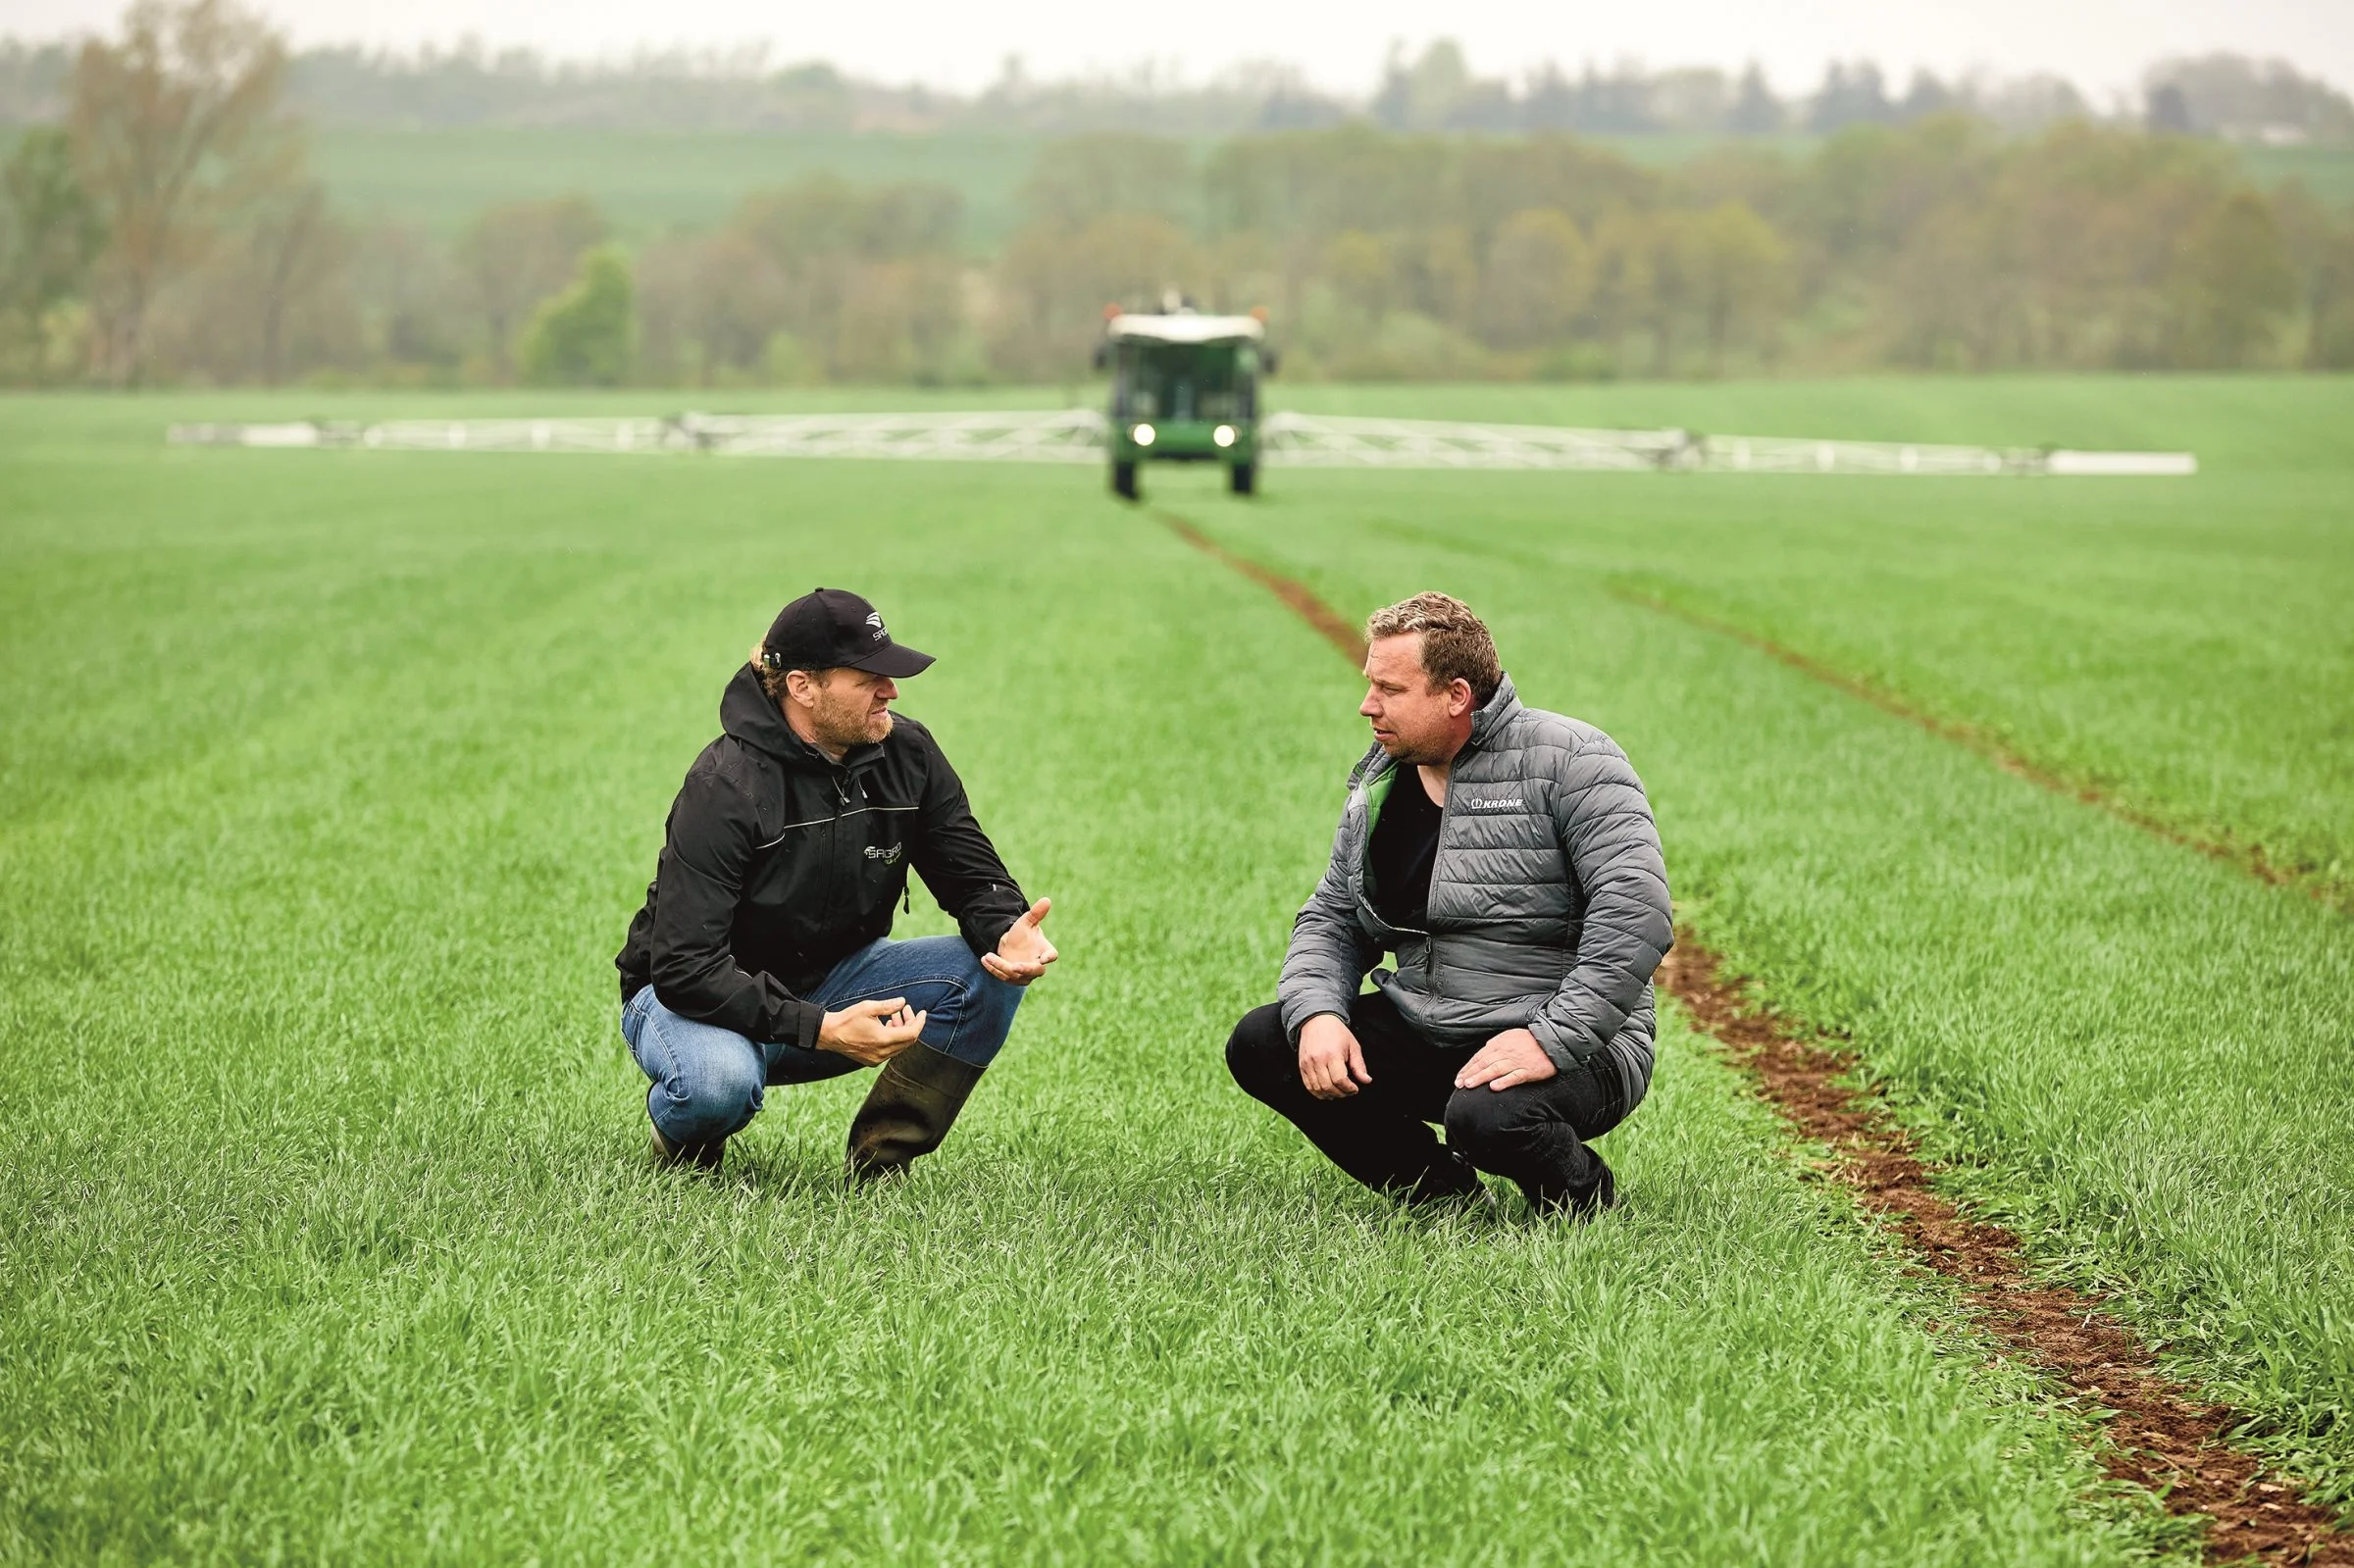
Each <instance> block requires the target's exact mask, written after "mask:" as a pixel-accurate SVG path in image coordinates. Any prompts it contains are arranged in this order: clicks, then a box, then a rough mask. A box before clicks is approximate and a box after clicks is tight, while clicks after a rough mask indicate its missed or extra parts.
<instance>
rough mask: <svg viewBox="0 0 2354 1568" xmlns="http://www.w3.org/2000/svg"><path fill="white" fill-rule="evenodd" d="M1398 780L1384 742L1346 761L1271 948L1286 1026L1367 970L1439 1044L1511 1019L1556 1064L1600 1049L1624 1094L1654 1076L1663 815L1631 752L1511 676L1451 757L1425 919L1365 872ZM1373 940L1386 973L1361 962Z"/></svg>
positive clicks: (1334, 1002) (1323, 1007) (1666, 928)
mask: <svg viewBox="0 0 2354 1568" xmlns="http://www.w3.org/2000/svg"><path fill="white" fill-rule="evenodd" d="M1392 784H1398V787H1400V788H1408V787H1414V786H1415V785H1414V784H1412V783H1411V782H1410V781H1409V782H1407V783H1399V770H1398V768H1397V766H1396V764H1394V763H1393V762H1392V761H1391V760H1390V758H1389V757H1388V756H1387V755H1386V754H1385V753H1384V752H1383V751H1382V749H1381V748H1380V747H1379V746H1375V747H1373V748H1371V749H1370V750H1369V751H1367V752H1366V754H1365V756H1364V757H1363V759H1362V760H1360V761H1359V762H1358V763H1357V765H1356V771H1355V772H1353V773H1351V774H1350V776H1349V804H1348V806H1347V807H1346V808H1345V809H1344V810H1343V811H1342V813H1341V830H1340V833H1339V835H1338V836H1337V837H1335V839H1334V840H1333V846H1332V864H1331V866H1330V867H1329V868H1328V869H1327V870H1326V871H1325V873H1324V878H1323V881H1322V882H1320V883H1318V884H1317V885H1316V890H1315V893H1314V895H1313V896H1312V897H1310V898H1309V899H1308V901H1307V906H1306V907H1305V909H1302V910H1301V911H1300V918H1299V919H1298V920H1297V921H1295V922H1294V923H1293V925H1292V945H1291V949H1290V951H1288V952H1287V953H1285V954H1284V959H1283V980H1282V982H1281V984H1280V986H1278V995H1279V997H1280V999H1281V1001H1282V1003H1283V1024H1284V1028H1285V1029H1287V1030H1289V1031H1290V1032H1291V1036H1292V1038H1293V1039H1295V1040H1297V1039H1298V1038H1299V1037H1300V1029H1301V1026H1302V1025H1304V1024H1305V1023H1306V1022H1307V1021H1308V1020H1309V1019H1310V1018H1313V1017H1314V1016H1315V1015H1316V1014H1318V1013H1338V1014H1339V1015H1341V1016H1342V1017H1343V1018H1346V1017H1348V1015H1349V1001H1350V998H1351V997H1353V996H1355V995H1356V992H1357V987H1358V986H1359V984H1360V983H1361V982H1362V981H1363V979H1364V977H1365V974H1366V972H1367V971H1368V970H1371V971H1372V975H1373V983H1374V984H1375V985H1376V986H1380V987H1381V988H1382V990H1383V991H1385V992H1387V993H1388V995H1389V997H1390V999H1391V1000H1392V1001H1393V1002H1395V1003H1397V1005H1398V1011H1399V1012H1400V1013H1401V1014H1403V1015H1404V1016H1405V1017H1406V1019H1407V1022H1409V1023H1411V1024H1412V1025H1414V1026H1415V1027H1416V1028H1417V1029H1418V1030H1420V1031H1421V1032H1422V1033H1423V1034H1424V1035H1425V1036H1426V1037H1429V1038H1430V1039H1431V1040H1432V1041H1433V1042H1434V1043H1436V1044H1440V1045H1444V1046H1454V1047H1461V1046H1476V1045H1480V1044H1484V1043H1485V1042H1486V1041H1487V1039H1488V1038H1489V1037H1491V1036H1494V1035H1497V1034H1500V1033H1502V1032H1503V1031H1505V1030H1508V1029H1513V1028H1522V1027H1524V1028H1526V1029H1527V1030H1528V1031H1529V1032H1530V1033H1531V1034H1533V1035H1535V1036H1536V1037H1537V1041H1538V1043H1540V1044H1541V1045H1543V1046H1544V1047H1545V1054H1546V1055H1547V1056H1550V1057H1551V1058H1552V1059H1553V1061H1554V1064H1555V1065H1556V1066H1557V1067H1563V1068H1566V1067H1569V1066H1571V1065H1573V1064H1575V1063H1579V1062H1587V1061H1591V1060H1593V1059H1594V1057H1595V1056H1596V1055H1597V1054H1598V1053H1603V1052H1607V1053H1608V1054H1609V1055H1610V1057H1611V1058H1612V1061H1613V1062H1614V1063H1615V1064H1616V1066H1617V1068H1618V1073H1619V1077H1620V1079H1621V1082H1622V1083H1623V1085H1624V1087H1625V1090H1626V1108H1627V1109H1628V1110H1630V1111H1631V1110H1633V1109H1634V1107H1635V1105H1636V1104H1637V1103H1638V1102H1640V1101H1641V1099H1642V1098H1643V1095H1644V1091H1645V1090H1646V1089H1648V1088H1649V1087H1650V1086H1651V1064H1652V1036H1653V1033H1654V1028H1655V1022H1656V1021H1655V1017H1654V1013H1653V1007H1652V997H1651V977H1652V973H1653V971H1655V970H1657V969H1658V968H1659V967H1660V960H1661V959H1662V958H1663V957H1665V956H1666V954H1667V949H1668V948H1669V947H1670V946H1672V945H1673V944H1674V940H1675V936H1674V923H1673V919H1672V916H1671V914H1670V911H1669V909H1668V903H1667V868H1666V865H1665V862H1664V861H1663V859H1662V857H1661V854H1660V835H1659V830H1658V829H1657V828H1656V827H1655V826H1654V825H1653V823H1652V820H1651V803H1650V801H1649V800H1647V799H1646V798H1645V797H1644V794H1643V782H1642V781H1641V780H1640V779H1638V778H1636V777H1635V770H1634V768H1633V767H1632V766H1631V765H1630V764H1629V763H1628V762H1627V760H1626V753H1625V752H1623V751H1620V750H1619V749H1618V746H1617V744H1616V742H1614V741H1612V739H1611V737H1610V736H1609V735H1606V734H1604V733H1602V732H1601V731H1600V730H1597V729H1595V728H1594V727H1593V726H1592V725H1590V724H1583V723H1580V722H1579V721H1577V720H1575V719H1567V718H1563V717H1562V716H1561V715H1560V714H1558V713H1546V712H1544V711H1543V710H1541V709H1537V708H1524V707H1522V706H1521V705H1520V699H1519V697H1518V696H1517V695H1515V694H1514V693H1513V691H1512V683H1511V681H1510V678H1509V677H1508V678H1507V679H1506V680H1505V682H1504V683H1503V684H1502V685H1500V686H1498V687H1497V689H1496V694H1495V695H1494V696H1493V697H1491V698H1489V699H1488V701H1487V703H1486V705H1485V706H1483V707H1482V708H1481V709H1480V710H1479V712H1478V713H1477V714H1476V715H1474V716H1473V718H1472V723H1471V738H1470V740H1469V741H1468V742H1467V743H1465V745H1464V746H1463V749H1462V750H1461V751H1459V752H1458V753H1457V754H1456V758H1455V763H1454V766H1453V768H1452V769H1451V771H1450V773H1449V777H1448V784H1447V804H1446V808H1445V810H1444V811H1443V812H1442V813H1441V815H1440V819H1439V844H1438V857H1437V860H1436V862H1435V864H1434V865H1433V867H1432V870H1431V877H1430V907H1429V915H1428V919H1427V923H1428V925H1429V928H1430V929H1429V930H1428V931H1404V930H1400V929H1399V928H1397V927H1394V926H1392V925H1390V924H1389V923H1388V922H1386V921H1384V920H1383V919H1382V918H1381V916H1380V915H1378V914H1376V913H1375V912H1374V909H1373V903H1372V900H1371V898H1370V897H1369V896H1368V892H1367V888H1366V886H1365V845H1366V843H1367V841H1368V840H1369V839H1370V838H1371V837H1372V835H1373V825H1374V823H1375V822H1376V821H1378V820H1379V818H1380V814H1381V805H1382V802H1383V801H1384V800H1386V799H1387V798H1388V796H1389V791H1390V787H1391V785H1392ZM1385 952H1394V953H1396V954H1397V955H1398V967H1397V969H1396V970H1395V971H1394V972H1393V971H1390V970H1386V969H1374V968H1373V965H1374V964H1375V962H1376V961H1377V960H1379V958H1380V957H1381V955H1382V954H1383V953H1385Z"/></svg>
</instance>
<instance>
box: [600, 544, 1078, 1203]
mask: <svg viewBox="0 0 2354 1568" xmlns="http://www.w3.org/2000/svg"><path fill="white" fill-rule="evenodd" d="M931 663H932V656H931V655H930V654H928V653H918V652H916V651H915V650H914V649H913V648H910V647H906V646H904V645H902V644H899V643H896V642H894V641H893V640H892V638H891V634H890V632H888V631H886V630H885V628H884V625H883V618H882V616H881V615H879V614H877V613H876V611H875V608H874V606H873V605H871V604H869V603H868V602H867V601H866V600H864V599H862V598H860V597H859V596H858V595H857V594H855V593H848V592H844V590H842V589H840V588H819V589H817V590H816V591H815V592H813V593H807V594H804V595H802V596H801V597H800V598H797V599H795V600H793V602H792V603H791V604H789V605H787V606H785V608H784V610H783V611H782V612H781V613H780V614H779V615H778V616H777V619H776V623H775V625H773V626H771V627H770V628H769V630H768V635H767V637H766V638H764V639H763V640H762V642H761V645H760V646H759V647H757V648H754V649H753V650H752V656H751V659H750V661H749V662H748V663H746V664H745V665H744V667H743V668H742V669H741V670H739V671H737V672H736V675H735V678H734V679H733V680H731V681H730V682H729V683H728V688H727V691H726V693H725V694H724V695H723V696H722V697H721V698H720V705H719V717H720V725H721V728H722V730H723V731H724V732H725V733H723V734H721V735H720V737H719V738H718V739H716V740H714V741H712V742H711V743H710V744H709V745H708V746H705V747H704V748H703V751H702V754H701V755H700V756H698V757H696V758H695V760H694V765H693V766H692V767H691V768H690V769H688V770H687V782H686V783H685V784H683V785H681V786H680V789H679V795H678V799H677V801H676V802H675V803H674V804H673V805H672V806H671V808H670V821H669V823H668V825H667V827H666V829H665V831H664V836H663V845H662V855H661V859H660V860H659V862H658V863H657V865H656V867H655V872H654V881H653V883H652V884H651V885H648V886H647V888H646V890H645V907H644V908H643V909H641V910H640V911H639V913H638V918H637V919H636V920H634V921H632V922H631V923H630V936H629V941H628V943H627V944H626V945H625V946H623V948H622V950H621V953H620V956H619V957H618V958H616V959H615V960H614V963H615V965H616V966H617V967H618V968H619V969H620V971H621V997H622V1013H621V1032H622V1036H623V1037H624V1038H625V1039H627V1040H628V1041H629V1044H630V1051H631V1054H632V1055H634V1056H635V1057H636V1058H637V1060H638V1065H639V1066H640V1068H642V1069H643V1070H644V1072H645V1076H646V1077H647V1078H649V1079H651V1080H652V1081H653V1085H652V1087H651V1088H650V1089H649V1090H648V1091H647V1094H646V1113H647V1115H648V1117H650V1118H651V1120H652V1122H653V1144H654V1151H655V1154H656V1156H657V1157H658V1158H660V1159H662V1160H663V1161H664V1162H666V1163H689V1164H693V1165H697V1166H700V1167H702V1168H704V1169H712V1170H715V1169H717V1168H718V1166H719V1163H720V1160H721V1157H722V1155H723V1153H724V1151H725V1149H726V1147H727V1140H728V1139H729V1138H731V1137H732V1136H734V1135H735V1134H736V1133H738V1132H740V1131H742V1128H743V1126H744V1125H745V1124H746V1123H747V1122H749V1121H750V1120H751V1119H752V1117H753V1116H754V1115H755V1114H756V1113H757V1112H758V1111H759V1109H760V1105H761V1100H762V1091H763V1089H764V1088H765V1087H767V1086H769V1085H772V1084H806V1083H812V1082H814V1081H816V1080H818V1079H824V1078H834V1077H837V1076H839V1075H841V1074H843V1073H848V1072H854V1071H856V1070H857V1069H858V1068H861V1067H872V1066H874V1065H875V1064H876V1063H878V1062H880V1063H883V1064H884V1068H883V1072H882V1074H881V1076H880V1077H879V1078H878V1079H877V1080H876V1082H875V1086H874V1087H873V1089H872V1090H870V1091H869V1092H868V1094H867V1096H866V1103H865V1104H863V1105H862V1106H860V1107H859V1109H858V1113H857V1115H856V1116H855V1117H853V1118H852V1119H851V1122H850V1138H849V1153H848V1167H849V1171H850V1174H851V1176H852V1177H854V1178H857V1179H860V1180H864V1179H868V1178H872V1177H875V1176H881V1175H888V1174H890V1173H892V1172H895V1171H900V1170H904V1169H905V1168H906V1166H907V1164H908V1162H909V1161H911V1160H913V1159H914V1158H916V1156H918V1155H920V1154H925V1153H928V1152H930V1151H931V1150H933V1149H935V1148H937V1147H939V1146H940V1141H941V1139H942V1138H946V1137H947V1132H948V1128H949V1126H950V1124H951V1123H953V1122H954V1121H955V1119H956V1114H957V1112H958V1111H959V1110H961V1109H962V1108H963V1105H964V1102H965V1100H966V1099H967V1098H968V1097H969V1096H970V1095H971V1093H972V1091H973V1087H974V1086H975V1085H976V1084H978V1083H979V1082H980V1079H981V1073H982V1070H983V1069H985V1068H986V1067H988V1066H989V1064H990V1061H991V1060H992V1059H993V1058H994V1057H995V1056H996V1055H997V1053H998V1047H999V1046H1001V1045H1002V1044H1003V1043H1004V1042H1005V1036H1006V1033H1007V1031H1009V1030H1010V1029H1011V1028H1012V1027H1013V1012H1014V1007H1015V1006H1016V1004H1017V1003H1019V1002H1020V1000H1021V996H1022V991H1021V987H1023V986H1027V985H1028V984H1030V982H1032V981H1034V980H1036V979H1037V978H1038V977H1039V976H1040V975H1042V974H1044V973H1045V972H1046V967H1047V965H1049V964H1050V963H1052V962H1053V961H1054V958H1055V952H1054V945H1053V943H1051V942H1050V941H1049V940H1048V939H1047V936H1046V934H1045V933H1044V932H1043V931H1042V930H1041V929H1040V922H1042V921H1043V920H1044V919H1045V918H1046V915H1047V909H1048V906H1049V901H1048V900H1047V899H1044V898H1041V899H1040V900H1038V902H1037V903H1035V904H1032V903H1029V902H1028V901H1027V900H1026V899H1024V897H1023V896H1022V891H1021V889H1020V888H1019V887H1017V886H1015V885H1014V882H1013V878H1012V877H1011V876H1010V875H1009V874H1008V873H1007V872H1006V870H1005V866H1004V863H1003V862H1002V861H1000V860H999V859H998V852H997V850H996V849H995V848H994V847H992V846H991V844H990V841H989V837H988V835H985V834H984V833H982V831H981V825H980V824H979V823H977V822H975V821H974V820H973V812H972V808H971V806H970V805H968V804H967V803H966V801H965V796H964V785H963V784H961V783H959V782H958V780H957V778H956V771H955V770H954V769H953V768H950V767H949V766H948V759H947V757H945V756H943V755H942V754H941V750H940V747H939V745H938V744H936V743H935V742H934V741H933V739H932V734H931V732H930V731H928V730H926V729H925V728H924V727H923V726H922V725H920V724H917V723H916V722H915V721H913V720H912V719H907V718H895V716H894V715H893V713H892V711H891V704H892V702H894V701H895V700H896V698H897V697H898V694H899V688H898V685H897V682H898V681H899V680H900V679H901V678H904V677H907V676H912V675H915V674H917V673H919V672H921V671H922V670H924V669H925V668H926V667H927V666H929V665H930V664H931ZM909 866H913V867H914V868H915V869H916V870H917V871H918V872H920V873H922V875H923V879H924V885H925V886H926V887H928V888H929V889H931V891H932V894H933V896H935V897H936V898H938V899H939V900H940V904H941V907H942V908H943V909H946V910H947V911H948V912H949V913H950V914H952V915H954V916H955V917H956V921H957V924H958V926H959V927H961V928H962V931H963V936H962V937H961V939H960V938H958V937H954V936H929V937H920V938H917V939H915V940H912V941H894V940H892V939H891V936H890V932H891V918H892V905H894V904H896V903H899V902H901V901H902V899H903V898H904V897H905V896H906V892H907V868H908V867H909Z"/></svg>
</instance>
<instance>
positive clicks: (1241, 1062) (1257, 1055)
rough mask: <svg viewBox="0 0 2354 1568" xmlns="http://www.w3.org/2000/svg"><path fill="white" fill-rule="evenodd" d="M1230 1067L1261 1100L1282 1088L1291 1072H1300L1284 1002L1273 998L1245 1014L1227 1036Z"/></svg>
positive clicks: (1295, 1074)
mask: <svg viewBox="0 0 2354 1568" xmlns="http://www.w3.org/2000/svg"><path fill="white" fill-rule="evenodd" d="M1226 1071H1228V1072H1229V1073H1232V1074H1233V1075H1234V1081H1235V1083H1236V1084H1237V1085H1239V1086H1241V1087H1242V1090H1243V1092H1244V1093H1246V1094H1248V1095H1250V1096H1251V1097H1252V1098H1253V1099H1258V1100H1263V1099H1266V1098H1268V1097H1269V1096H1270V1095H1272V1094H1274V1093H1276V1092H1279V1091H1280V1089H1281V1088H1282V1086H1283V1083H1284V1081H1285V1078H1286V1076H1287V1075H1288V1076H1289V1077H1291V1078H1294V1079H1296V1078H1297V1077H1298V1076H1299V1072H1300V1063H1299V1057H1298V1054H1297V1053H1296V1052H1295V1051H1294V1050H1293V1049H1292V1038H1291V1036H1290V1035H1289V1034H1287V1033H1286V1032H1285V1031H1284V1027H1283V1008H1282V1007H1281V1006H1279V1005H1278V1004H1276V1003H1273V1002H1269V1003H1268V1004H1267V1005H1266V1006H1264V1007H1254V1008H1252V1009H1251V1011H1249V1012H1247V1013H1245V1014H1244V1015H1243V1018H1242V1022H1241V1023H1239V1024H1237V1025H1235V1026H1234V1033H1233V1034H1231V1035H1229V1036H1227V1037H1226Z"/></svg>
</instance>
